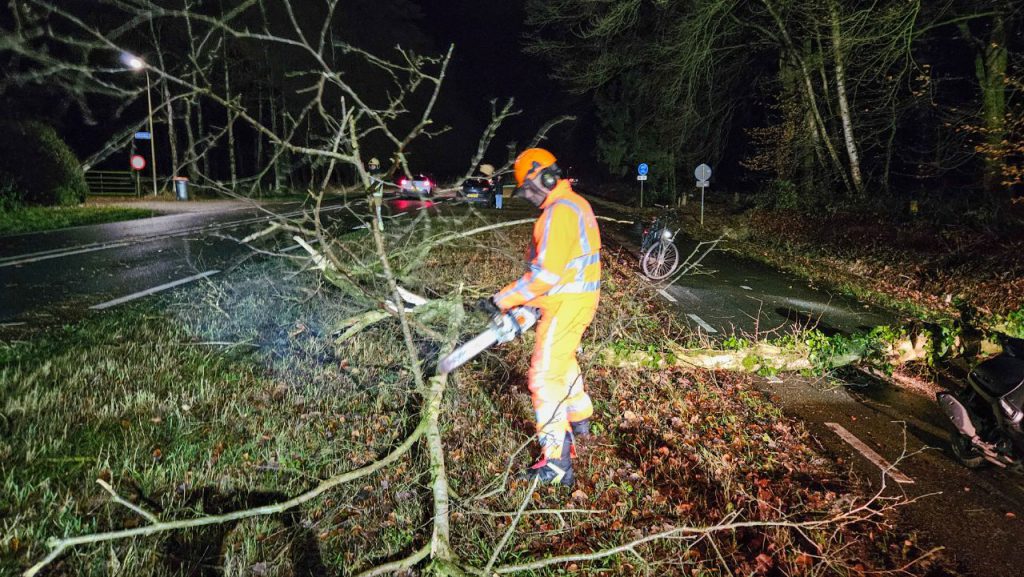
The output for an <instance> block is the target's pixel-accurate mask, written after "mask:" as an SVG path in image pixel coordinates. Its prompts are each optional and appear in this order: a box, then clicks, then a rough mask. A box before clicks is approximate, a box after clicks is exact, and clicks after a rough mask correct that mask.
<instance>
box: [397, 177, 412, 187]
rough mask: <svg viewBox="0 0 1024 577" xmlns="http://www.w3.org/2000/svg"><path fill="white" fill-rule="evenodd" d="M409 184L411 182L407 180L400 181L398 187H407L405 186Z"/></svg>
mask: <svg viewBox="0 0 1024 577" xmlns="http://www.w3.org/2000/svg"><path fill="white" fill-rule="evenodd" d="M407 182H409V181H408V180H407V179H405V178H403V179H402V180H399V181H398V186H405V184H406V183H407Z"/></svg>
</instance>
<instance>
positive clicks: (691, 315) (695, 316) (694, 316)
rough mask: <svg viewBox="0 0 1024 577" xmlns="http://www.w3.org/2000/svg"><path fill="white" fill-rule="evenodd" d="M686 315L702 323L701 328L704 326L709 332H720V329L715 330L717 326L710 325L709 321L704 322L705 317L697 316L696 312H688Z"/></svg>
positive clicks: (699, 323)
mask: <svg viewBox="0 0 1024 577" xmlns="http://www.w3.org/2000/svg"><path fill="white" fill-rule="evenodd" d="M686 316H688V317H690V318H691V319H693V322H695V323H697V324H698V325H700V328H702V329H704V330H705V331H707V333H708V334H715V333H717V332H718V331H716V330H715V327H713V326H711V325H709V324H708V323H706V322H704V319H702V318H700V317H699V316H697V315H695V314H692V313H691V314H688V315H686Z"/></svg>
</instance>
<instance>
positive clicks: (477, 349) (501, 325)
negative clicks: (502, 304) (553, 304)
mask: <svg viewBox="0 0 1024 577" xmlns="http://www.w3.org/2000/svg"><path fill="white" fill-rule="evenodd" d="M539 317H540V312H539V311H538V310H537V309H535V308H533V307H515V308H513V309H510V310H509V311H508V312H505V313H501V314H497V315H494V316H493V317H491V321H490V323H488V326H487V330H485V331H484V332H482V333H480V334H479V335H477V336H475V337H473V338H472V339H471V340H469V341H468V342H467V343H465V344H464V345H462V346H461V347H459V348H457V349H455V350H454V351H452V352H451V354H449V355H448V356H446V357H444V358H443V359H441V362H440V363H438V365H437V372H438V374H441V375H446V374H448V373H450V372H452V371H454V370H455V369H457V368H459V367H461V366H462V365H464V364H466V363H468V362H469V361H471V360H473V359H474V358H476V357H477V356H478V355H479V354H480V353H482V352H484V351H485V350H487V349H488V348H490V347H493V346H494V345H500V344H502V343H507V342H509V341H511V340H513V339H515V338H516V337H518V336H519V335H521V334H523V333H525V332H526V331H528V330H530V329H531V328H532V327H533V325H535V324H537V319H538V318H539Z"/></svg>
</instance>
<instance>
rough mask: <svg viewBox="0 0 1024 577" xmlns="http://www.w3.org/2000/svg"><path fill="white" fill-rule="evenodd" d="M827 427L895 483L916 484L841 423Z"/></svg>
mask: <svg viewBox="0 0 1024 577" xmlns="http://www.w3.org/2000/svg"><path fill="white" fill-rule="evenodd" d="M825 426H826V427H828V428H830V429H832V430H833V431H835V433H836V434H837V435H839V438H841V439H842V440H844V441H846V442H847V443H849V444H850V446H852V447H853V448H854V449H857V450H858V451H860V454H861V455H864V458H866V459H867V460H869V461H871V463H872V464H874V465H875V466H876V467H878V468H879V469H881V470H882V472H884V473H885V474H886V475H889V476H890V477H892V480H893V481H896V482H897V483H902V484H904V485H912V484H913V483H914V480H913V479H911V478H910V477H908V476H906V475H904V474H903V473H901V472H900V471H899V469H897V468H896V467H894V466H892V464H891V463H889V461H886V460H885V459H884V458H883V457H882V456H881V455H879V454H878V453H876V452H875V450H874V449H872V448H871V447H869V446H867V445H865V444H864V442H863V441H861V440H860V439H858V438H857V437H855V436H853V433H851V432H850V431H847V430H846V429H845V428H844V427H843V426H842V425H840V424H839V423H825Z"/></svg>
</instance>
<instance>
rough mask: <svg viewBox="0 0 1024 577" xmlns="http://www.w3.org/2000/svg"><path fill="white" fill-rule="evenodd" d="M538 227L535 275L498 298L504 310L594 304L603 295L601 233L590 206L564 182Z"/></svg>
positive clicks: (533, 247)
mask: <svg viewBox="0 0 1024 577" xmlns="http://www.w3.org/2000/svg"><path fill="white" fill-rule="evenodd" d="M540 208H541V209H542V210H543V212H542V213H541V215H540V218H538V219H537V222H536V224H534V225H533V243H532V245H531V247H530V254H529V267H530V268H529V270H528V271H526V273H525V274H524V275H523V276H522V277H520V278H519V280H517V281H515V282H513V283H511V284H509V285H508V286H506V287H505V288H503V289H502V290H501V291H499V292H498V294H496V295H495V296H494V302H495V303H496V304H497V305H498V307H500V308H501V310H508V309H510V308H512V307H516V306H520V305H524V304H528V305H531V306H539V307H541V308H543V299H542V297H559V300H562V299H561V298H560V296H561V295H566V297H567V298H581V299H583V300H590V299H593V301H594V303H595V304H596V302H597V298H598V296H599V294H600V291H601V234H600V232H599V231H598V228H597V219H596V218H594V210H593V209H592V208H591V207H590V203H589V202H587V201H586V199H584V198H583V197H582V196H580V195H578V194H576V193H575V192H573V190H572V188H571V187H570V186H569V183H568V181H566V180H560V181H558V184H556V185H555V188H553V189H552V190H551V193H550V194H548V197H547V198H546V199H545V200H544V204H542V205H541V206H540Z"/></svg>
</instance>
